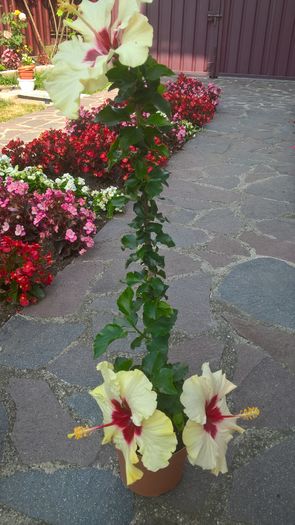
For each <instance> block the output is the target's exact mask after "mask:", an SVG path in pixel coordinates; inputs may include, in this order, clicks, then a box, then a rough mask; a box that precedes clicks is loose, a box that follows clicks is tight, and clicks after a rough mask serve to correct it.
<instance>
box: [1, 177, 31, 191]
mask: <svg viewBox="0 0 295 525" xmlns="http://www.w3.org/2000/svg"><path fill="white" fill-rule="evenodd" d="M6 189H7V191H8V192H9V193H15V194H16V195H25V194H26V193H27V191H28V189H29V185H28V184H27V183H26V182H20V181H13V180H11V178H8V179H7V185H6Z"/></svg>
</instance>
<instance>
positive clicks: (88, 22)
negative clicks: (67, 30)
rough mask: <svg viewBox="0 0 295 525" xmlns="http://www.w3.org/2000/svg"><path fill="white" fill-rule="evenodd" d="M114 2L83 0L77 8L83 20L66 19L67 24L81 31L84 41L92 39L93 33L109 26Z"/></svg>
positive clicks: (111, 0)
mask: <svg viewBox="0 0 295 525" xmlns="http://www.w3.org/2000/svg"><path fill="white" fill-rule="evenodd" d="M114 3H115V0H99V2H91V1H90V0H83V1H82V2H81V4H80V5H79V9H78V11H79V13H80V14H81V16H82V17H83V20H81V18H77V20H75V21H74V22H70V21H68V22H67V25H68V26H70V27H71V28H72V29H74V30H75V31H78V33H81V34H82V35H83V37H84V40H85V41H86V42H90V41H93V40H94V38H95V33H97V32H99V31H100V30H101V29H103V28H109V26H110V23H111V12H112V9H113V7H114Z"/></svg>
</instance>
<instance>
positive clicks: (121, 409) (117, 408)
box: [112, 399, 142, 445]
mask: <svg viewBox="0 0 295 525" xmlns="http://www.w3.org/2000/svg"><path fill="white" fill-rule="evenodd" d="M112 404H113V407H114V410H113V413H112V424H113V425H116V426H117V427H119V428H120V429H121V430H122V434H123V436H124V438H125V441H126V442H127V443H128V445H129V444H130V443H131V442H132V440H133V438H134V436H135V435H136V436H140V434H141V430H142V427H138V426H136V425H134V423H133V421H132V419H131V416H132V412H131V410H130V407H129V405H128V403H127V401H126V400H125V399H123V401H122V402H121V403H120V401H116V400H115V399H112Z"/></svg>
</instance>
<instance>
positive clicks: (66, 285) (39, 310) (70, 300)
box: [24, 259, 104, 318]
mask: <svg viewBox="0 0 295 525" xmlns="http://www.w3.org/2000/svg"><path fill="white" fill-rule="evenodd" d="M103 269H104V266H103V264H102V263H101V262H98V261H94V262H82V263H81V262H80V261H79V259H75V260H74V261H73V262H72V263H71V264H69V265H68V266H67V267H66V268H64V269H63V270H62V271H61V272H59V273H58V274H57V276H56V277H55V278H54V280H53V283H52V284H51V285H50V286H49V287H48V288H47V289H46V297H45V298H44V299H42V301H41V302H40V303H37V304H35V305H32V306H29V307H28V308H27V309H26V310H25V312H24V314H25V315H26V316H32V317H43V318H44V317H45V318H50V317H63V316H65V315H69V314H73V313H75V312H77V311H78V310H79V308H80V307H81V305H82V303H83V301H84V300H85V296H86V295H87V292H89V291H90V290H91V288H92V287H93V286H94V283H96V281H97V279H98V278H99V275H100V274H101V273H102V272H103Z"/></svg>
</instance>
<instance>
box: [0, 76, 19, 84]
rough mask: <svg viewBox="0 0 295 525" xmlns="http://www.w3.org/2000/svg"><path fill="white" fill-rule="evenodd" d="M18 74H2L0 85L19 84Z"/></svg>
mask: <svg viewBox="0 0 295 525" xmlns="http://www.w3.org/2000/svg"><path fill="white" fill-rule="evenodd" d="M17 84H18V81H17V76H16V75H11V76H8V75H5V76H4V75H0V85H1V86H17Z"/></svg>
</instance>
